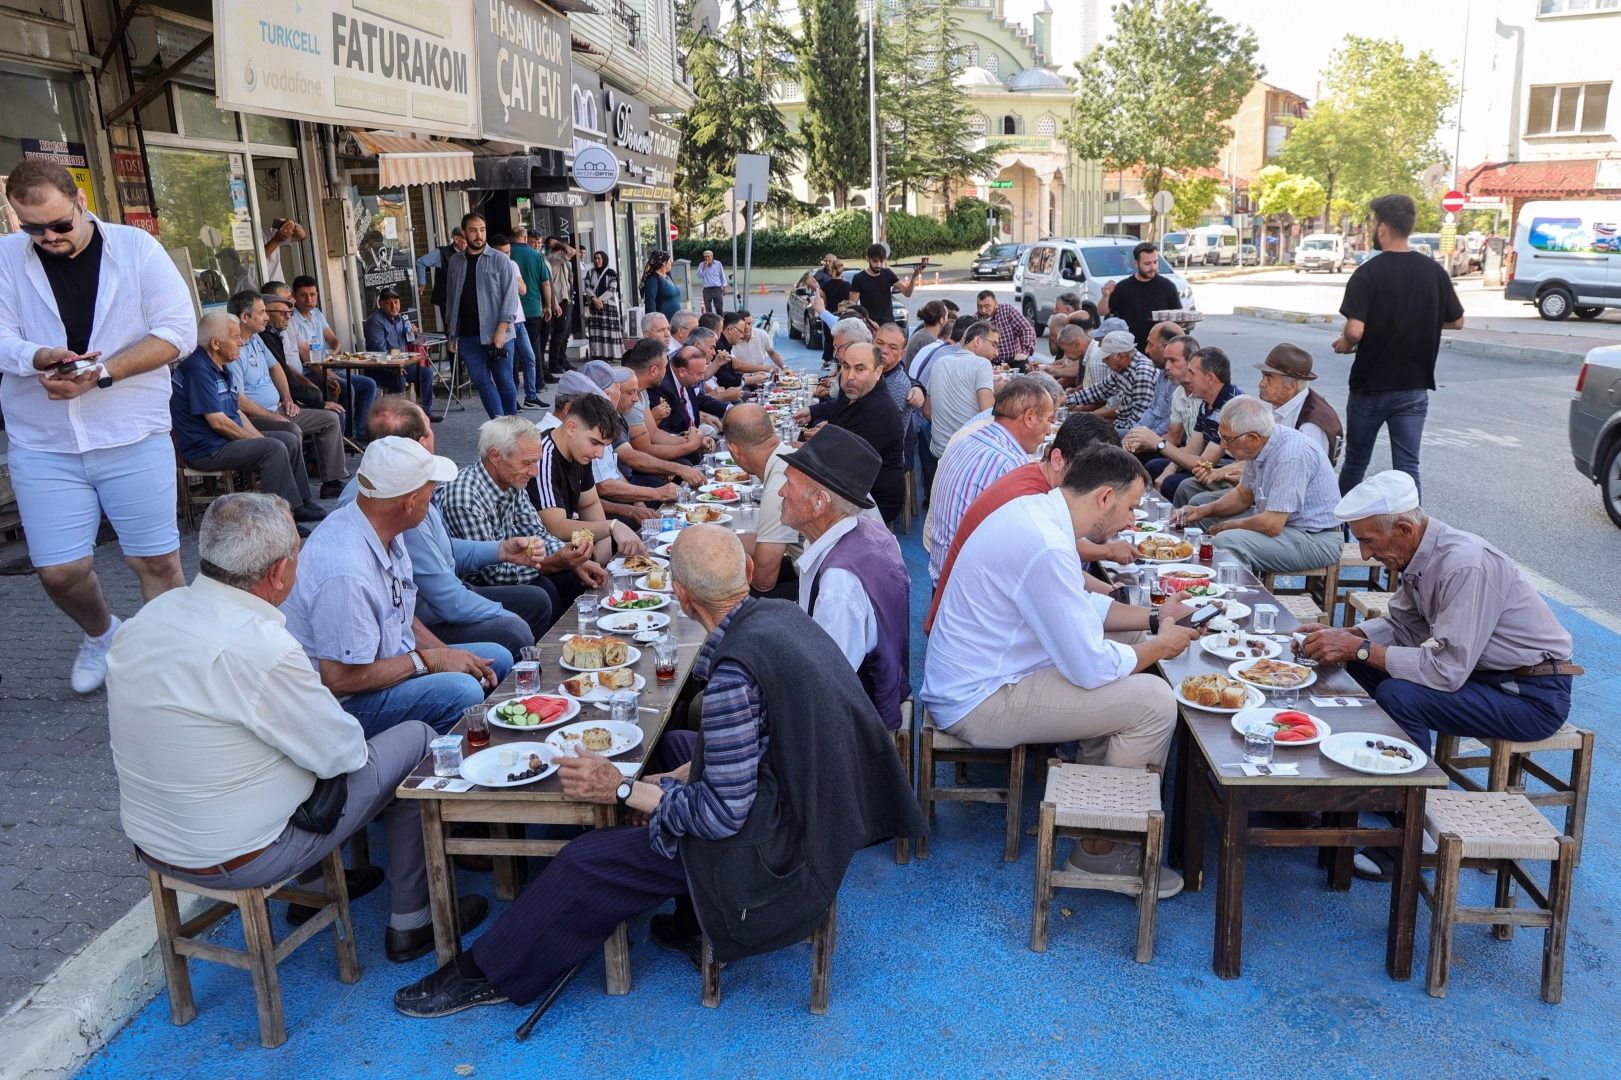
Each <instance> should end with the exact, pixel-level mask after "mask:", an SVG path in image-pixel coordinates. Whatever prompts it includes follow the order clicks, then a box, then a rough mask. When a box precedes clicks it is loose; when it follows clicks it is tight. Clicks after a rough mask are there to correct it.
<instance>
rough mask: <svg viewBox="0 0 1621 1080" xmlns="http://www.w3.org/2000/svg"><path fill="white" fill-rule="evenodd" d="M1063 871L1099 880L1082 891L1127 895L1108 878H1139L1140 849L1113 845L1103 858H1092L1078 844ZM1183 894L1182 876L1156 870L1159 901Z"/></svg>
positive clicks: (1096, 856)
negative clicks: (1100, 890) (1093, 890)
mask: <svg viewBox="0 0 1621 1080" xmlns="http://www.w3.org/2000/svg"><path fill="white" fill-rule="evenodd" d="M1064 869H1065V870H1068V871H1070V872H1072V873H1077V874H1087V875H1089V876H1093V877H1096V878H1098V882H1097V884H1095V885H1081V886H1078V887H1079V888H1082V889H1102V890H1105V891H1107V892H1126V891H1127V888H1126V885H1125V883H1124V882H1119V881H1111V880H1109V878H1111V877H1128V878H1139V879H1140V878H1141V877H1142V876H1143V849H1142V846H1141V845H1139V844H1116V845H1114V847H1112V848H1110V849H1109V850H1108V851H1106V852H1104V853H1103V854H1102V855H1093V854H1092V853H1091V852H1089V851H1087V850H1086V849H1085V848H1083V847H1081V845H1080V843H1079V842H1076V844H1075V846H1074V847H1073V848H1072V849H1070V853H1069V858H1068V859H1066V860H1065V861H1064ZM1181 891H1182V875H1181V874H1179V873H1177V872H1176V871H1175V870H1172V869H1171V868H1170V867H1169V866H1161V867H1160V868H1159V898H1160V899H1161V900H1169V899H1170V898H1171V897H1173V896H1175V895H1176V894H1177V893H1179V892H1181Z"/></svg>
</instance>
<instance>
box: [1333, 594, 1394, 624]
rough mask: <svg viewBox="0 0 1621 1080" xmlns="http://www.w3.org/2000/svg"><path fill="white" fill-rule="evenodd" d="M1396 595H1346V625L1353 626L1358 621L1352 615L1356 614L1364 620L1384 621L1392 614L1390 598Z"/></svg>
mask: <svg viewBox="0 0 1621 1080" xmlns="http://www.w3.org/2000/svg"><path fill="white" fill-rule="evenodd" d="M1394 595H1395V594H1394V593H1387V592H1352V593H1346V594H1345V625H1346V626H1351V625H1353V624H1354V623H1355V622H1356V621H1357V620H1356V618H1355V617H1354V616H1353V615H1352V612H1355V613H1356V614H1357V615H1360V616H1362V617H1363V618H1364V619H1382V618H1384V617H1385V616H1386V615H1388V614H1390V598H1391V597H1392V596H1394Z"/></svg>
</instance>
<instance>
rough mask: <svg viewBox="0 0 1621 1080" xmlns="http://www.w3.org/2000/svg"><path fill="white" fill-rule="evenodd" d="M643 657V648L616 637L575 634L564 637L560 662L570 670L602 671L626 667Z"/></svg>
mask: <svg viewBox="0 0 1621 1080" xmlns="http://www.w3.org/2000/svg"><path fill="white" fill-rule="evenodd" d="M641 658H642V650H640V649H638V648H636V646H634V645H628V644H626V643H625V642H624V641H622V640H620V639H619V638H616V637H612V636H610V637H588V636H586V635H584V634H575V635H573V636H572V637H566V638H564V639H563V659H562V660H561V661H560V663H561V664H562V665H563V666H564V667H566V668H568V669H569V670H570V671H602V670H603V669H605V668H616V667H624V666H625V665H626V664H634V663H635V662H636V661H638V660H640V659H641Z"/></svg>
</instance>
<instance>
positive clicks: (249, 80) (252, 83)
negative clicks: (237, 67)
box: [242, 60, 259, 90]
mask: <svg viewBox="0 0 1621 1080" xmlns="http://www.w3.org/2000/svg"><path fill="white" fill-rule="evenodd" d="M242 85H243V86H245V87H247V88H248V89H249V90H256V89H258V88H259V73H258V72H257V71H254V70H253V61H252V60H249V61H248V62H247V64H246V65H244V66H243V68H242Z"/></svg>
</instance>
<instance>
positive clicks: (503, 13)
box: [477, 0, 574, 150]
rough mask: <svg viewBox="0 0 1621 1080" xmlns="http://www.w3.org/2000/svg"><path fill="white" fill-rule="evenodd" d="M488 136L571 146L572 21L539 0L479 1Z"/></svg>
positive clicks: (482, 87)
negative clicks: (569, 23)
mask: <svg viewBox="0 0 1621 1080" xmlns="http://www.w3.org/2000/svg"><path fill="white" fill-rule="evenodd" d="M477 6H478V55H479V66H480V68H481V69H482V74H483V77H482V78H481V79H480V86H479V91H480V101H481V104H482V106H483V109H482V116H483V119H484V137H485V138H487V139H504V140H506V141H508V142H517V143H524V144H525V145H528V146H545V147H549V148H551V149H553V150H567V149H568V148H569V147H570V146H571V145H572V144H573V141H574V125H573V109H572V106H571V102H572V99H571V96H570V94H569V90H570V87H571V85H572V84H571V79H570V76H571V74H572V72H573V69H574V64H573V60H572V59H571V57H570V53H569V26H568V20H567V19H565V18H563V17H562V16H561V15H557V14H555V13H554V12H552V11H550V10H549V9H547V8H544V7H542V6H541V5H539V4H537V3H535V2H534V0H478V5H477Z"/></svg>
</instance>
